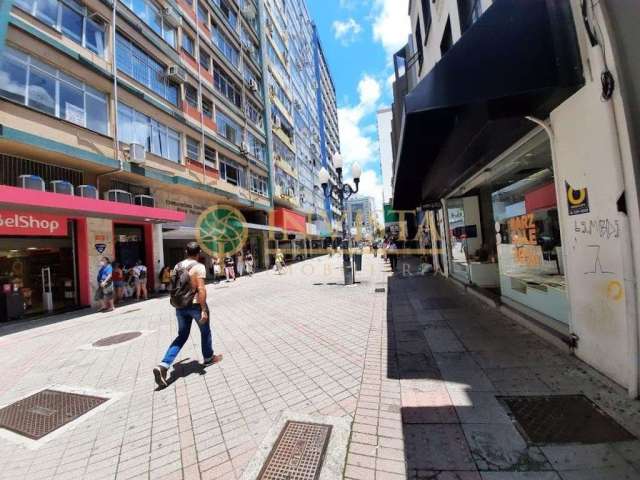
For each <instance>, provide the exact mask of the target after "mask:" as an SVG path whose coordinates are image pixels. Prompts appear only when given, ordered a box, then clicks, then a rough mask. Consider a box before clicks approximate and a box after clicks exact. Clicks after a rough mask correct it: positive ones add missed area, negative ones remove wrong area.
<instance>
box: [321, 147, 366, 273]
mask: <svg viewBox="0 0 640 480" xmlns="http://www.w3.org/2000/svg"><path fill="white" fill-rule="evenodd" d="M333 166H334V167H335V168H336V172H337V173H338V182H337V184H336V185H333V184H332V183H330V182H329V180H330V175H329V172H328V171H327V169H326V168H324V167H322V169H320V172H319V173H318V179H319V180H320V185H322V190H323V191H324V195H325V197H327V198H331V196H332V195H333V194H334V193H335V194H336V195H337V196H338V200H339V201H340V211H341V212H342V267H343V270H344V284H345V285H353V284H354V283H355V277H354V273H353V262H352V261H351V227H350V226H347V215H346V211H345V202H346V201H347V200H348V199H349V197H351V195H353V194H355V193H358V190H359V187H360V176H361V175H362V168H360V165H358V163H357V162H356V163H354V164H353V165H352V166H351V176H352V177H353V183H355V185H356V186H355V188H354V187H352V186H351V185H349V184H348V183H344V182H343V180H342V166H343V163H342V156H341V155H340V154H339V153H338V152H336V153H335V154H334V155H333Z"/></svg>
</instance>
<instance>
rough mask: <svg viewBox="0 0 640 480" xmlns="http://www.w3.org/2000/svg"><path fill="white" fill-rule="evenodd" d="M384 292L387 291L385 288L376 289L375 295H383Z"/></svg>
mask: <svg viewBox="0 0 640 480" xmlns="http://www.w3.org/2000/svg"><path fill="white" fill-rule="evenodd" d="M386 291H387V289H386V288H376V293H384V292H386Z"/></svg>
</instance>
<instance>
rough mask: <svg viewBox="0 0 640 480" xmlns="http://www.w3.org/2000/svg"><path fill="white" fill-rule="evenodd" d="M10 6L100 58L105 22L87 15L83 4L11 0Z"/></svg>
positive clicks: (66, 1) (54, 0)
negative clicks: (12, 2)
mask: <svg viewBox="0 0 640 480" xmlns="http://www.w3.org/2000/svg"><path fill="white" fill-rule="evenodd" d="M14 5H15V6H16V7H18V8H20V9H21V10H24V11H25V12H27V13H28V14H29V15H32V16H34V17H36V18H37V19H38V20H40V21H41V22H43V23H45V24H47V25H48V26H50V27H51V28H54V29H55V30H58V31H59V32H60V33H62V35H64V36H65V37H67V38H70V39H71V40H73V41H74V42H76V43H77V44H78V45H81V46H83V47H84V48H87V49H89V50H91V51H92V52H93V53H95V54H96V55H98V56H100V57H104V55H105V25H104V24H103V23H102V22H100V21H98V20H96V19H94V18H91V15H90V12H89V11H88V10H87V8H86V7H85V6H84V5H82V4H80V3H78V2H75V1H74V0H64V1H62V0H59V1H58V0H15V1H14Z"/></svg>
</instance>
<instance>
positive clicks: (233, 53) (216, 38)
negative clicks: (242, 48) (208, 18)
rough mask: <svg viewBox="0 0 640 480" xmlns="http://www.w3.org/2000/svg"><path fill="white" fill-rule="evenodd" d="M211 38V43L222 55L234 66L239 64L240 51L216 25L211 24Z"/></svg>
mask: <svg viewBox="0 0 640 480" xmlns="http://www.w3.org/2000/svg"><path fill="white" fill-rule="evenodd" d="M211 40H212V41H213V44H214V45H215V46H216V47H218V49H219V50H220V52H222V55H224V56H225V58H226V59H227V60H229V61H230V62H231V63H232V64H233V66H235V67H236V68H238V67H239V65H240V52H239V51H238V49H237V48H235V47H234V46H233V45H231V42H230V41H229V39H228V38H227V37H226V36H225V35H224V34H223V33H222V32H221V31H220V28H218V26H216V25H214V26H213V33H212V34H211Z"/></svg>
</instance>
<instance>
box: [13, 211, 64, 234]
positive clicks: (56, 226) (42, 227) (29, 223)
mask: <svg viewBox="0 0 640 480" xmlns="http://www.w3.org/2000/svg"><path fill="white" fill-rule="evenodd" d="M0 235H15V236H26V237H66V236H67V218H66V217H60V216H57V215H48V214H46V213H37V212H11V211H6V210H0Z"/></svg>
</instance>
